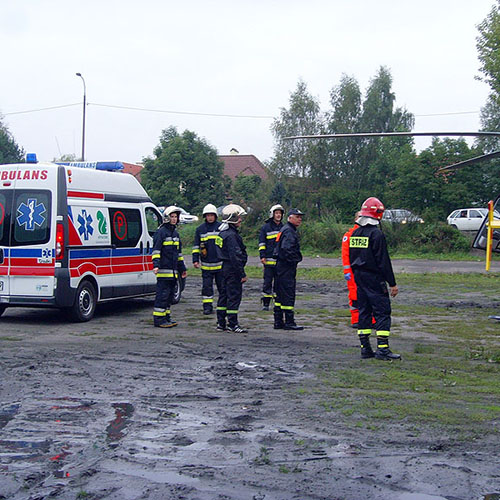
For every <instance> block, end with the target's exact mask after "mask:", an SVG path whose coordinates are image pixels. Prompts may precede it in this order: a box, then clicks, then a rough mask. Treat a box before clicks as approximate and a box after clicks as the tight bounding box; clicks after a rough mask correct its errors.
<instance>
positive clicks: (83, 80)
mask: <svg viewBox="0 0 500 500" xmlns="http://www.w3.org/2000/svg"><path fill="white" fill-rule="evenodd" d="M76 76H79V77H80V78H81V79H82V82H83V127H82V161H85V108H86V107H87V87H86V86H85V79H84V78H83V76H82V74H81V73H76Z"/></svg>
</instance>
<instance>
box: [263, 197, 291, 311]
mask: <svg viewBox="0 0 500 500" xmlns="http://www.w3.org/2000/svg"><path fill="white" fill-rule="evenodd" d="M284 213H285V209H284V208H283V207H282V206H281V205H274V206H273V207H271V210H269V219H268V220H267V221H266V223H265V224H264V225H263V226H262V228H261V230H260V235H259V255H260V261H261V262H262V265H263V266H264V284H263V286H262V298H261V300H262V310H263V311H269V305H270V304H271V299H272V298H273V297H274V293H275V289H274V288H273V282H274V285H275V284H276V281H275V277H276V259H275V258H274V257H273V254H274V247H275V246H276V237H277V236H278V233H279V232H280V231H281V228H282V227H283V215H284Z"/></svg>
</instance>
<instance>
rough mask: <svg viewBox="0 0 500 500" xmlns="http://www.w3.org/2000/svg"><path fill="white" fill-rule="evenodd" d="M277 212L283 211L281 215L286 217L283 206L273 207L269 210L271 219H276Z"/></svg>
mask: <svg viewBox="0 0 500 500" xmlns="http://www.w3.org/2000/svg"><path fill="white" fill-rule="evenodd" d="M276 210H281V215H282V216H283V215H285V209H284V208H283V207H282V206H281V205H279V204H278V205H273V206H272V207H271V209H270V210H269V218H270V219H272V218H273V217H274V212H275V211H276Z"/></svg>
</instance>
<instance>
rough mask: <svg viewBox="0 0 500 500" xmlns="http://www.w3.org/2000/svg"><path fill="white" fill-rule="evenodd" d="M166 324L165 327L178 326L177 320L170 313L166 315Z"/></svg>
mask: <svg viewBox="0 0 500 500" xmlns="http://www.w3.org/2000/svg"><path fill="white" fill-rule="evenodd" d="M165 325H166V326H164V328H172V327H173V326H177V321H174V320H173V319H172V318H171V316H170V314H167V315H166V316H165Z"/></svg>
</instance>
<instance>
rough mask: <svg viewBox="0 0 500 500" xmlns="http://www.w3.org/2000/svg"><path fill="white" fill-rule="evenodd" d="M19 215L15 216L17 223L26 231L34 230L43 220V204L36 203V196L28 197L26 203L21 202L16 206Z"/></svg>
mask: <svg viewBox="0 0 500 500" xmlns="http://www.w3.org/2000/svg"><path fill="white" fill-rule="evenodd" d="M17 211H18V213H19V214H20V215H18V216H17V223H18V224H19V225H20V226H24V229H26V231H34V230H35V229H36V226H38V227H40V226H41V225H42V224H43V223H44V222H45V217H44V216H43V215H42V214H44V213H45V211H46V210H45V205H44V204H43V203H39V204H37V200H36V198H28V203H27V204H26V203H24V202H23V203H21V204H20V205H19V207H18V208H17Z"/></svg>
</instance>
